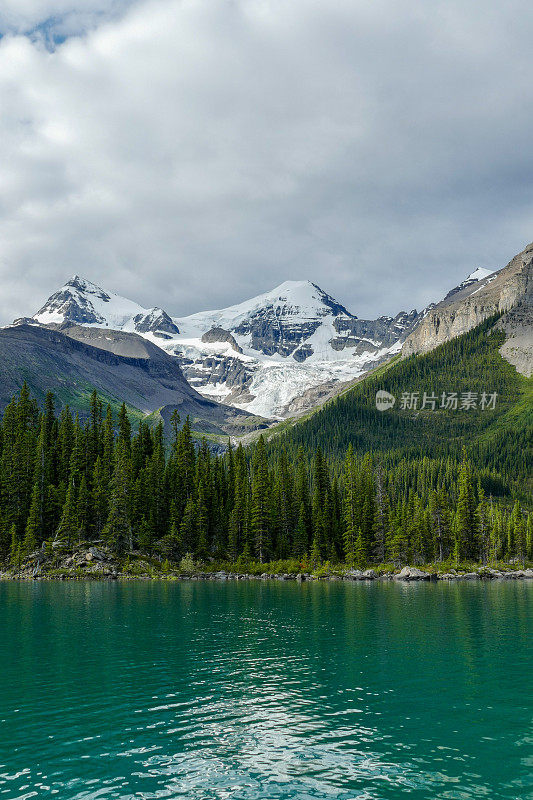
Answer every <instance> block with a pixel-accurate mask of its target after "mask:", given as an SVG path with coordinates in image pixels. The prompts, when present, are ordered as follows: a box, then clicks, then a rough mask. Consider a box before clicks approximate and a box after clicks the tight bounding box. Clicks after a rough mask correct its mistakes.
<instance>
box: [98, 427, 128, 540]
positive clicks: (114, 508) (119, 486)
mask: <svg viewBox="0 0 533 800" xmlns="http://www.w3.org/2000/svg"><path fill="white" fill-rule="evenodd" d="M130 487H131V476H130V463H129V459H128V447H127V444H126V442H125V441H124V438H123V437H119V439H118V441H117V446H116V452H115V468H114V472H113V477H112V479H111V498H110V503H109V515H108V518H107V522H106V525H105V527H104V529H103V531H102V538H104V539H105V540H106V541H107V542H108V544H109V545H110V547H112V548H113V550H115V552H116V553H119V554H121V553H124V552H125V551H126V550H127V549H129V550H131V549H132V529H131V523H130V518H129V495H130Z"/></svg>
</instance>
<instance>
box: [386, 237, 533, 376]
mask: <svg viewBox="0 0 533 800" xmlns="http://www.w3.org/2000/svg"><path fill="white" fill-rule="evenodd" d="M532 296H533V244H530V245H528V246H527V247H526V248H525V249H524V250H523V251H522V252H521V253H519V254H518V255H516V256H515V257H514V258H513V259H512V260H511V261H510V262H509V264H507V266H506V267H504V268H503V269H501V270H499V271H498V272H495V273H493V274H492V275H490V276H488V277H487V278H485V279H484V280H483V281H478V282H477V283H475V284H474V285H473V286H472V285H467V286H465V287H464V288H461V287H458V289H457V290H454V291H452V292H450V293H449V294H448V295H447V297H445V298H444V300H442V301H441V302H440V303H437V304H436V305H434V306H432V307H430V308H429V309H428V310H427V312H426V314H425V317H424V318H423V319H422V321H421V322H420V323H419V324H418V325H417V327H416V329H415V330H414V331H413V333H411V334H410V335H409V336H408V337H407V339H406V341H405V344H404V346H403V348H402V355H404V356H409V355H412V354H413V353H426V352H428V351H429V350H433V348H435V347H437V346H438V345H439V344H442V343H443V342H446V341H448V340H449V339H453V338H454V337H455V336H460V335H461V334H463V333H466V332H467V331H469V330H470V329H471V328H474V327H475V326H476V325H479V323H480V322H482V321H483V320H484V319H486V318H487V317H490V316H492V315H493V314H497V313H501V312H508V313H506V314H505V315H504V317H502V319H501V320H500V321H499V325H500V327H502V328H503V329H504V330H505V331H506V334H507V337H508V341H506V343H505V345H504V346H503V347H502V355H503V356H504V358H507V359H508V360H509V361H510V363H512V364H514V365H515V366H516V367H517V369H519V371H520V372H522V373H523V374H529V375H530V374H531V354H532V350H533V320H532ZM511 309H512V311H511ZM511 338H512V339H514V340H515V341H514V343H512V344H511V343H510V341H509V339H511ZM513 359H514V360H513ZM528 370H529V372H528Z"/></svg>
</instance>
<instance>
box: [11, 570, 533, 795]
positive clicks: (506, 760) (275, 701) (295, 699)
mask: <svg viewBox="0 0 533 800" xmlns="http://www.w3.org/2000/svg"><path fill="white" fill-rule="evenodd" d="M532 601H533V582H527V581H517V582H510V581H509V582H498V583H491V584H487V583H483V584H481V583H473V584H466V583H461V584H459V583H455V584H454V583H452V584H449V585H448V584H444V583H438V584H431V585H427V584H423V585H412V584H411V585H405V584H404V585H398V584H393V583H381V582H380V583H373V584H366V583H362V584H358V583H354V584H352V583H349V584H347V583H312V584H311V583H310V584H305V583H304V584H302V585H296V584H294V583H278V582H275V581H269V582H254V581H250V582H228V583H211V582H210V583H203V582H192V581H191V582H188V581H184V582H174V583H165V582H149V583H140V582H139V583H59V582H58V583H55V582H54V583H16V582H5V583H1V584H0V615H1V617H0V648H1V652H0V658H1V662H0V663H1V672H0V800H2V799H3V798H9V799H11V798H30V797H37V798H46V797H48V796H52V795H56V796H57V797H59V798H60V799H61V800H71V799H73V798H76V799H79V800H81V798H84V800H92V798H102V799H105V798H114V799H115V798H116V799H117V800H118V798H122V799H123V798H145V799H146V800H148V798H154V800H155V799H156V798H181V797H186V798H190V800H200V799H202V800H203V798H206V800H207V799H208V798H209V800H211V798H216V799H217V800H218V798H221V799H222V798H224V799H226V798H227V799H228V800H229V799H231V800H256V798H265V800H274V799H275V798H298V800H300V799H301V800H307V798H309V799H310V798H313V799H314V800H326V799H327V800H352V799H355V798H361V799H364V800H381V799H383V800H388V799H389V798H403V797H404V796H405V797H410V798H428V799H429V798H431V800H434V799H436V798H439V799H440V798H453V799H454V800H464V799H465V798H490V800H496V799H497V798H517V799H519V800H526V798H531V797H533V791H532V780H531V775H532V765H533V735H532V724H531V723H532V702H531V700H532V690H533V683H532V677H531V675H532V673H531V666H532V664H531V649H530V648H531V641H532V633H533V624H532Z"/></svg>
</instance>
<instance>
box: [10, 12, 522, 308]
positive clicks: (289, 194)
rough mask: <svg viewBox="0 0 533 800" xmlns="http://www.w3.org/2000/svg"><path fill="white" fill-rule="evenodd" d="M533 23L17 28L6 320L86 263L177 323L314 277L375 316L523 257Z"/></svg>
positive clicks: (153, 19) (447, 17) (510, 17)
mask: <svg viewBox="0 0 533 800" xmlns="http://www.w3.org/2000/svg"><path fill="white" fill-rule="evenodd" d="M28 2H29V3H30V0H28ZM57 2H58V3H60V2H61V0H57ZM102 2H103V0H102ZM89 3H90V0H87V4H89ZM97 5H98V4H97V2H96V0H95V2H94V3H93V9H95V8H97ZM111 5H112V4H110V3H107V7H108V10H109V9H110V8H111ZM64 9H66V10H65V13H67V12H68V4H66V0H65V5H64ZM78 10H79V9H78ZM82 10H83V11H87V8H85V9H82ZM104 10H105V9H104ZM532 29H533V18H532V12H531V9H530V7H529V6H528V5H526V3H523V2H517V1H516V0H510V2H509V3H507V4H506V5H505V6H504V5H503V4H502V3H500V2H496V1H495V0H489V2H487V3H486V4H484V6H483V10H480V8H479V5H478V4H475V3H474V2H466V3H465V2H461V3H459V2H455V1H454V0H447V1H446V2H436V3H432V4H431V5H429V4H427V5H426V4H420V3H418V2H415V0H395V2H392V0H386V1H385V0H374V2H370V0H364V1H362V2H357V3H355V2H353V0H350V2H349V1H348V0H338V1H337V2H335V3H324V4H317V3H315V2H313V0H293V2H292V3H285V2H282V1H281V0H234V2H231V3H230V2H217V3H213V2H212V0H190V2H188V3H186V4H184V3H182V2H179V1H178V0H165V2H155V1H153V0H151V1H150V2H147V1H146V0H142V1H141V2H139V3H138V4H137V5H135V6H134V7H132V8H131V9H129V10H128V11H124V9H122V10H121V17H120V19H117V20H115V21H111V22H110V21H109V20H107V21H106V22H105V24H102V25H101V26H99V27H98V28H97V29H96V30H92V31H89V32H88V33H86V35H85V36H84V37H81V38H70V39H69V40H67V41H66V42H65V43H64V44H62V45H60V46H59V47H57V48H56V50H55V51H54V52H53V53H48V52H46V50H45V49H44V48H42V47H41V46H39V43H35V42H31V41H30V40H29V39H28V38H27V37H24V36H8V37H6V38H4V40H2V41H1V42H0V103H1V105H2V109H3V114H2V118H1V121H0V137H1V141H2V151H3V155H4V165H5V169H3V170H2V175H1V177H0V269H1V273H2V278H3V292H2V297H1V302H0V315H1V319H2V321H3V322H7V321H9V320H10V319H11V318H13V317H14V316H17V315H22V314H27V313H30V312H32V311H34V310H35V309H36V308H37V307H38V306H39V305H40V303H41V302H42V300H43V299H44V298H45V297H46V296H47V295H48V294H50V293H51V292H52V291H53V290H54V289H55V288H56V287H57V286H58V285H59V284H61V283H62V282H63V281H64V280H65V279H66V278H67V277H69V276H70V275H71V274H72V273H74V272H77V273H80V274H83V275H85V276H86V277H88V278H90V279H91V280H94V281H95V282H99V283H101V284H102V285H104V286H105V287H106V288H109V289H112V290H116V291H120V292H122V293H124V294H128V295H130V296H131V297H133V298H134V299H136V300H138V301H139V302H142V303H144V304H146V305H161V306H163V307H164V308H166V309H167V310H168V311H169V312H171V313H176V314H183V313H190V312H193V311H196V310H200V309H205V308H212V307H220V306H223V305H227V304H229V303H233V302H237V301H238V300H241V299H245V298H246V297H248V296H251V295H252V294H256V293H258V292H260V291H264V290H266V289H269V288H271V287H272V286H274V285H276V284H277V283H280V282H281V281H283V280H286V279H290V278H310V279H311V280H313V281H315V282H316V283H318V284H319V285H321V286H322V288H323V289H325V290H326V291H328V292H329V293H330V294H333V295H334V296H336V297H337V298H338V299H339V300H340V301H341V302H343V304H344V305H346V306H347V307H348V308H350V309H351V310H352V311H353V312H354V313H357V314H359V315H360V316H365V315H372V316H374V315H377V314H380V313H395V312H396V311H398V310H399V309H400V308H411V307H414V306H416V307H418V308H420V307H422V306H423V305H425V304H426V303H427V302H428V301H429V300H432V299H437V298H438V297H439V296H441V295H442V294H443V293H444V292H445V291H446V290H447V289H448V288H450V286H451V285H454V284H456V283H457V282H458V281H460V280H461V279H462V278H463V277H464V276H465V275H466V274H467V273H468V272H470V271H472V270H473V269H474V268H476V267H478V266H492V267H496V266H501V265H503V264H504V263H505V262H506V261H507V260H508V259H509V258H510V257H511V256H512V255H513V254H514V253H515V252H517V251H518V250H520V249H521V248H522V247H523V245H524V244H526V243H527V242H528V241H530V240H531V239H533V235H532V224H531V204H532V200H531V174H532V166H533V164H532V161H533V150H532V148H531V146H530V143H529V137H530V130H531V122H532V116H533V110H532V109H533V107H532V100H533V88H532V86H533V82H532V80H531V78H532V75H531V73H532V68H531V65H530V56H529V42H530V40H531V33H532Z"/></svg>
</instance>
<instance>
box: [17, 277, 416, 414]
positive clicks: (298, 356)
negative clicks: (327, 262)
mask: <svg viewBox="0 0 533 800" xmlns="http://www.w3.org/2000/svg"><path fill="white" fill-rule="evenodd" d="M419 316H420V315H419V314H418V313H417V312H416V311H411V312H410V313H406V312H401V313H400V314H398V315H397V316H396V317H380V318H379V319H377V320H361V319H358V317H356V316H355V315H353V314H351V313H350V312H349V311H348V310H347V309H346V308H345V307H344V306H342V305H341V304H340V303H338V302H337V301H336V300H335V299H334V298H332V297H331V296H330V295H328V294H326V293H325V292H323V291H322V289H320V287H318V286H316V284H313V283H311V282H310V281H286V282H285V283H282V284H281V285H280V286H278V287H276V288H275V289H273V290H272V291H269V292H265V293H264V294H261V295H258V296H257V297H254V298H252V299H251V300H247V301H245V302H243V303H239V304H237V305H234V306H230V307H228V308H224V309H219V310H216V311H205V312H200V313H196V314H192V315H190V316H188V317H182V318H172V317H170V316H169V314H168V313H166V312H165V311H163V310H162V309H160V308H152V309H146V308H143V307H142V306H140V305H138V304H137V303H135V302H133V301H131V300H127V299H126V298H123V297H120V296H119V295H116V294H112V293H110V292H107V291H104V290H103V289H101V288H100V287H99V286H96V285H95V284H93V283H91V282H90V281H88V280H85V279H83V278H80V277H79V276H77V275H76V276H74V277H73V278H71V279H70V280H69V281H67V283H66V284H65V285H64V286H62V287H61V289H59V291H57V292H55V293H54V294H53V295H52V296H51V297H50V298H49V300H47V302H46V303H45V304H44V306H43V307H42V308H41V309H40V310H39V311H38V312H37V314H35V316H34V317H33V318H32V321H33V323H34V324H35V323H38V324H41V325H47V326H50V325H52V326H55V325H60V324H62V323H64V322H74V323H77V324H78V325H85V326H92V327H98V328H109V329H112V330H121V331H126V332H134V333H138V334H140V335H141V336H143V337H145V338H146V339H150V340H152V341H153V342H154V343H155V344H157V345H158V346H159V347H161V348H162V349H164V350H165V351H166V352H168V353H170V354H171V355H174V356H177V357H178V358H179V360H180V363H181V366H182V369H183V371H184V373H185V375H186V377H187V379H188V380H189V382H190V383H191V385H192V386H194V388H195V389H197V390H198V391H199V392H201V393H202V394H204V395H205V396H208V397H210V398H212V399H216V400H219V401H224V402H225V403H230V404H232V405H235V406H238V407H240V408H245V409H246V410H248V411H251V412H252V413H255V414H261V415H263V416H269V417H279V416H285V415H287V414H288V413H290V412H291V410H292V406H291V404H292V403H293V402H294V401H295V400H297V399H298V398H299V397H301V395H303V394H304V393H306V392H308V391H309V390H311V389H313V388H314V387H319V386H322V385H324V384H326V385H329V384H334V383H336V382H339V381H340V382H343V381H349V380H351V379H353V378H355V377H357V376H358V375H361V374H362V373H363V372H365V371H366V370H367V369H369V368H370V367H371V366H374V365H375V364H377V363H379V362H380V361H381V360H383V359H384V358H386V357H388V356H389V355H390V354H391V353H394V352H397V351H399V350H400V348H401V343H402V341H403V340H404V338H405V337H406V336H407V334H408V333H409V332H410V331H411V330H412V329H413V327H414V325H416V322H417V320H418V319H419ZM299 410H301V408H300V407H299Z"/></svg>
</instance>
